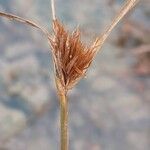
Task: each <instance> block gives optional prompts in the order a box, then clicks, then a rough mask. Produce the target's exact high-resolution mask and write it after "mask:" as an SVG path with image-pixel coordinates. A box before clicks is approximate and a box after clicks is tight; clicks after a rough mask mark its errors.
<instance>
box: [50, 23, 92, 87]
mask: <svg viewBox="0 0 150 150" xmlns="http://www.w3.org/2000/svg"><path fill="white" fill-rule="evenodd" d="M53 29H54V38H53V40H52V41H50V43H51V47H52V51H53V54H54V63H55V67H56V68H55V69H56V75H57V76H58V78H59V79H61V84H62V85H63V86H64V88H65V89H70V88H71V87H72V86H74V85H75V83H76V82H77V81H78V80H79V79H80V78H81V77H83V76H84V75H85V72H86V70H87V68H88V67H89V66H90V64H91V62H92V60H93V57H94V54H95V47H94V46H93V45H92V46H91V47H90V46H89V47H88V46H85V45H84V44H83V43H82V42H81V37H80V31H79V30H78V29H76V30H75V31H73V32H72V33H69V32H68V31H66V30H65V28H64V26H63V25H62V24H61V23H60V22H59V21H58V20H55V21H54V22H53Z"/></svg>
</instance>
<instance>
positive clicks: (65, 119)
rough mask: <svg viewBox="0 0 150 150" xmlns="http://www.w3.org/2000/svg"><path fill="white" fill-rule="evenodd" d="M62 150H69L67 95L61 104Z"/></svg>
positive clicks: (62, 97) (63, 97)
mask: <svg viewBox="0 0 150 150" xmlns="http://www.w3.org/2000/svg"><path fill="white" fill-rule="evenodd" d="M60 125H61V150H68V101H67V98H66V95H62V96H61V102H60Z"/></svg>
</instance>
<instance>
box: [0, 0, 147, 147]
mask: <svg viewBox="0 0 150 150" xmlns="http://www.w3.org/2000/svg"><path fill="white" fill-rule="evenodd" d="M124 1H125V0H82V2H81V0H56V11H57V16H59V18H60V19H61V20H62V21H63V23H64V24H65V25H66V26H67V27H68V28H69V29H70V30H72V29H74V28H75V27H76V26H78V25H80V29H81V31H82V36H83V40H84V41H89V40H93V38H94V37H95V36H98V35H100V34H101V33H102V32H103V31H104V30H105V28H106V27H107V26H108V25H109V24H110V22H111V20H112V19H113V17H114V16H115V14H116V13H117V12H118V10H119V9H120V7H121V6H122V4H123V2H124ZM0 11H4V12H9V13H13V14H16V15H19V16H22V17H25V18H28V19H31V20H35V21H37V22H39V23H40V24H41V25H44V26H45V27H47V28H48V29H49V30H50V31H51V23H52V22H51V11H50V0H0ZM50 55H51V54H50V49H49V46H48V44H47V40H46V39H45V37H44V36H43V35H42V34H41V33H40V32H38V31H37V30H36V29H32V28H31V27H28V26H27V25H22V24H19V23H14V22H10V21H8V20H6V19H2V18H0V150H58V149H59V104H58V98H57V95H56V91H55V85H54V75H53V65H52V60H51V56H50ZM149 93H150V1H149V0H142V1H141V2H140V3H139V4H138V6H137V7H136V9H133V10H132V11H131V12H130V13H129V14H128V15H127V16H126V17H125V18H124V20H123V21H121V23H120V24H119V25H118V26H117V28H115V30H114V31H113V33H112V34H111V36H110V37H109V39H108V40H107V42H106V43H105V45H104V46H103V48H102V51H101V52H100V53H99V54H98V55H97V57H96V59H95V61H94V62H93V65H92V66H91V68H90V69H89V71H88V73H87V77H86V78H85V79H83V80H81V81H80V83H79V84H78V85H77V86H76V87H75V88H74V89H73V90H72V91H71V92H70V95H69V99H70V100H69V104H70V107H69V109H70V110H69V115H70V118H69V130H70V150H149V149H150V94H149Z"/></svg>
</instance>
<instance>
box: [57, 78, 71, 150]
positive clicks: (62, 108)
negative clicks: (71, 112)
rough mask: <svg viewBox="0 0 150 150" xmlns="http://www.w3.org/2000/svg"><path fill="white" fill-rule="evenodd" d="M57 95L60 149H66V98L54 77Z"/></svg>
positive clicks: (67, 138)
mask: <svg viewBox="0 0 150 150" xmlns="http://www.w3.org/2000/svg"><path fill="white" fill-rule="evenodd" d="M56 85H57V90H58V96H59V101H60V147H61V148H60V150H68V140H69V137H68V100H67V94H66V92H65V90H63V88H62V87H61V85H60V82H59V80H57V79H56Z"/></svg>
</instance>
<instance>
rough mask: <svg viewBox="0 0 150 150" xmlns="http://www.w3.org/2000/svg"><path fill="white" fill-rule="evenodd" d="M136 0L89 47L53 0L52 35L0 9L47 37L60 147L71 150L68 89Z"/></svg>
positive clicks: (10, 17)
mask: <svg viewBox="0 0 150 150" xmlns="http://www.w3.org/2000/svg"><path fill="white" fill-rule="evenodd" d="M137 1H138V0H126V2H125V4H124V5H123V7H122V8H121V10H120V11H119V12H118V14H117V16H116V17H115V18H114V20H113V21H112V23H111V24H110V26H108V28H107V29H106V31H105V32H104V33H103V34H102V35H101V36H100V37H97V38H96V39H95V41H94V42H93V43H92V44H91V45H90V46H86V45H84V44H83V43H82V42H81V36H80V31H79V29H76V30H75V31H73V32H72V33H70V32H69V31H68V30H66V29H65V27H64V26H63V25H62V24H61V22H60V21H59V20H58V19H57V18H56V15H55V7H54V0H51V9H52V18H53V35H51V34H50V33H49V32H48V31H47V30H46V29H45V28H44V27H41V26H40V25H38V24H37V23H34V22H33V21H30V20H27V19H24V18H22V17H18V16H15V15H12V14H7V13H4V12H0V16H1V17H5V18H8V19H10V20H14V21H18V22H21V23H24V24H27V25H30V26H32V27H34V28H37V29H39V30H40V31H41V32H42V33H44V35H45V36H46V38H47V39H48V42H49V44H50V47H51V51H52V56H53V61H54V70H55V81H56V87H57V91H58V96H59V100H60V128H61V129H60V131H61V136H60V143H61V146H60V147H61V148H60V149H61V150H68V139H69V138H68V99H67V92H68V90H69V89H71V88H73V87H74V86H75V84H76V83H78V81H79V80H80V79H81V78H83V77H84V76H85V74H86V72H87V69H88V68H89V66H90V65H91V63H92V60H93V58H94V56H95V55H96V53H97V52H98V51H99V50H100V48H101V47H102V45H103V44H104V42H105V40H106V39H107V37H108V36H109V34H110V33H111V31H112V29H113V28H114V27H115V26H116V25H117V24H118V22H119V21H120V20H121V19H122V18H123V17H124V16H125V15H126V13H127V12H128V11H129V10H130V9H131V8H133V7H134V6H135V4H136V3H137Z"/></svg>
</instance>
